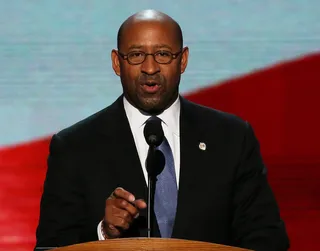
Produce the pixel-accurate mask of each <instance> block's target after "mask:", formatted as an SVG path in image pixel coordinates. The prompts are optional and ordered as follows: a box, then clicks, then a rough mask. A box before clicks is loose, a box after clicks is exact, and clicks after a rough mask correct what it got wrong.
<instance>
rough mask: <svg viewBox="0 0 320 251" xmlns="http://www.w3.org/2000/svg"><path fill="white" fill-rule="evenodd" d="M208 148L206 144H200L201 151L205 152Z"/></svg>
mask: <svg viewBox="0 0 320 251" xmlns="http://www.w3.org/2000/svg"><path fill="white" fill-rule="evenodd" d="M206 148H207V146H206V144H205V143H203V142H200V144H199V149H200V150H202V151H205V150H206Z"/></svg>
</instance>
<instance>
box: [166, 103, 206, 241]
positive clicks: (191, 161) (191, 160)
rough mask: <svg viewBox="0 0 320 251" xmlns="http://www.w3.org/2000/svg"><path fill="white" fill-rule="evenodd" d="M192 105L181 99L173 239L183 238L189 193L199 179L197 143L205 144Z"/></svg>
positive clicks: (200, 157)
mask: <svg viewBox="0 0 320 251" xmlns="http://www.w3.org/2000/svg"><path fill="white" fill-rule="evenodd" d="M191 106H192V104H191V103H189V102H188V101H187V100H185V99H183V98H181V114H180V179H179V192H178V204H177V213H176V219H175V225H174V229H173V235H172V236H173V237H174V238H183V235H184V234H183V232H184V230H185V226H186V224H185V222H187V221H188V210H190V209H192V208H191V205H192V201H194V198H190V191H193V190H195V186H196V184H197V183H196V182H199V179H201V171H200V170H199V169H200V168H201V165H202V163H201V161H202V160H201V159H202V154H203V152H202V151H201V150H200V149H199V143H200V142H205V139H204V138H203V136H202V135H201V133H200V132H201V130H199V125H198V124H197V118H196V116H195V114H193V112H192V110H193V109H190V108H192V107H191Z"/></svg>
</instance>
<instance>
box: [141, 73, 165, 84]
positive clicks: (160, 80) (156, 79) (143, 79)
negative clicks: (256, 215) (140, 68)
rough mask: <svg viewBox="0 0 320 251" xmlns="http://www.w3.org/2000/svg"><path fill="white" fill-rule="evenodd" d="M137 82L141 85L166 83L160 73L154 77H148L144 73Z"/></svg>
mask: <svg viewBox="0 0 320 251" xmlns="http://www.w3.org/2000/svg"><path fill="white" fill-rule="evenodd" d="M137 80H138V82H139V83H142V84H144V83H146V82H156V83H158V84H161V83H164V81H165V78H164V76H163V75H161V74H159V73H158V74H154V75H148V74H145V73H142V74H140V75H139V77H138V79H137Z"/></svg>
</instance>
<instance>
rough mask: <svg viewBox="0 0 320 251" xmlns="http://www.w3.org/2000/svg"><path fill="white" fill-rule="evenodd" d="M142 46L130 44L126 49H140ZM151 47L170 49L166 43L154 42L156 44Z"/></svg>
mask: <svg viewBox="0 0 320 251" xmlns="http://www.w3.org/2000/svg"><path fill="white" fill-rule="evenodd" d="M143 47H144V46H143V45H139V44H133V45H131V46H130V47H129V48H128V49H129V50H132V49H141V48H143ZM153 48H156V49H159V48H167V49H169V50H172V48H171V47H170V46H169V45H167V44H156V45H154V46H153Z"/></svg>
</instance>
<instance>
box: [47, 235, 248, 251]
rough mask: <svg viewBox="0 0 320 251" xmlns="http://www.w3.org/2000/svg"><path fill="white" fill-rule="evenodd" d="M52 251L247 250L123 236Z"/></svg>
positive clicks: (198, 242)
mask: <svg viewBox="0 0 320 251" xmlns="http://www.w3.org/2000/svg"><path fill="white" fill-rule="evenodd" d="M53 250H54V251H209V250H210V251H249V249H242V248H236V247H230V246H225V245H218V244H213V243H208V242H201V241H189V240H180V239H164V238H124V239H112V240H106V241H94V242H87V243H82V244H75V245H71V246H66V247H61V248H56V249H53Z"/></svg>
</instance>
